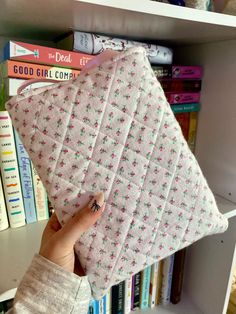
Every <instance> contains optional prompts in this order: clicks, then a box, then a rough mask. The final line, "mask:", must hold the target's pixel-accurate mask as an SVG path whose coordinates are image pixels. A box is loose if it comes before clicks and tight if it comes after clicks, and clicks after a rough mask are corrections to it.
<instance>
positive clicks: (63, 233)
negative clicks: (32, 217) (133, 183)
mask: <svg viewBox="0 0 236 314" xmlns="http://www.w3.org/2000/svg"><path fill="white" fill-rule="evenodd" d="M104 208H105V204H104V195H103V193H102V192H101V193H98V194H96V195H95V196H94V197H93V199H92V200H91V201H90V202H89V204H88V205H87V206H85V207H84V208H83V209H81V210H80V211H79V212H78V213H77V214H75V215H74V216H73V217H71V218H70V219H69V221H67V222H66V223H65V225H64V226H63V227H62V226H61V225H60V223H59V221H58V219H57V216H56V214H55V213H54V214H53V215H52V216H51V218H50V219H49V221H48V223H47V225H46V227H45V229H44V232H43V235H42V240H41V247H40V251H39V254H40V255H42V256H43V257H45V258H47V259H48V260H50V261H51V262H53V263H55V264H57V265H59V266H61V267H62V268H64V269H65V270H67V271H69V272H74V273H75V274H77V275H79V276H84V275H85V273H84V271H83V269H82V267H81V265H80V263H79V260H78V258H77V256H76V255H75V253H74V245H75V243H76V241H77V240H78V239H79V238H80V237H81V235H82V234H83V233H84V232H85V231H86V230H88V229H89V228H90V227H91V226H92V225H93V224H94V223H95V222H96V221H97V220H98V219H99V217H100V216H101V214H102V212H103V210H104Z"/></svg>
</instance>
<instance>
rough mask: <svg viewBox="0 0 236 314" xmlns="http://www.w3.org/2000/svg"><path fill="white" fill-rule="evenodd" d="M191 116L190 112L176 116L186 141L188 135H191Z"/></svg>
mask: <svg viewBox="0 0 236 314" xmlns="http://www.w3.org/2000/svg"><path fill="white" fill-rule="evenodd" d="M189 116H190V113H189V112H183V113H177V114H175V118H176V120H177V121H178V122H179V125H180V127H181V130H182V133H183V136H184V138H185V140H186V141H188V133H189Z"/></svg>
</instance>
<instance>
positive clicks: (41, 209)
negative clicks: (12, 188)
mask: <svg viewBox="0 0 236 314" xmlns="http://www.w3.org/2000/svg"><path fill="white" fill-rule="evenodd" d="M31 169H32V176H33V187H34V197H35V205H36V212H37V219H38V221H40V220H44V219H48V218H49V212H48V199H47V193H46V190H45V188H44V186H43V183H42V181H41V179H40V178H39V176H38V173H37V171H36V169H35V167H34V165H33V163H32V161H31Z"/></svg>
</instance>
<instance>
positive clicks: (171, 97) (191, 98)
mask: <svg viewBox="0 0 236 314" xmlns="http://www.w3.org/2000/svg"><path fill="white" fill-rule="evenodd" d="M165 96H166V99H167V101H168V102H169V104H171V105H172V104H186V103H194V102H199V101H200V93H166V94H165Z"/></svg>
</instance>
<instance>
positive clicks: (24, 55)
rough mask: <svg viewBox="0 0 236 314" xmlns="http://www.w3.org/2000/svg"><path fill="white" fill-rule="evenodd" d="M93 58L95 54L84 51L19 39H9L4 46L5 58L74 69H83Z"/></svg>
mask: <svg viewBox="0 0 236 314" xmlns="http://www.w3.org/2000/svg"><path fill="white" fill-rule="evenodd" d="M92 58H93V56H91V55H88V54H84V53H79V52H72V51H66V50H60V49H56V48H50V47H45V46H39V45H32V44H28V43H24V42H18V41H9V42H8V43H7V44H6V45H5V47H4V60H8V59H11V60H18V61H27V62H31V63H39V64H48V65H57V66H61V67H68V68H73V69H82V68H83V67H84V66H85V65H86V63H87V62H88V61H90V60H92Z"/></svg>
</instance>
